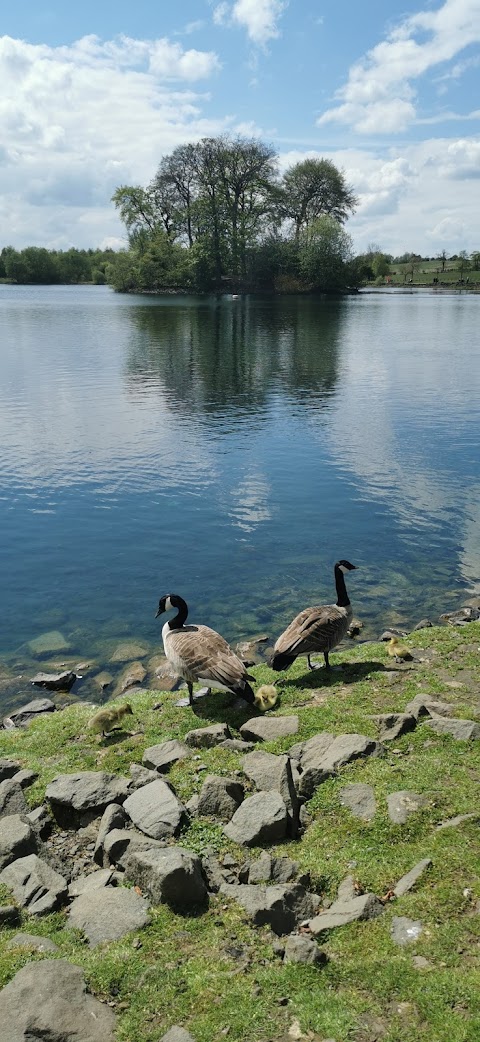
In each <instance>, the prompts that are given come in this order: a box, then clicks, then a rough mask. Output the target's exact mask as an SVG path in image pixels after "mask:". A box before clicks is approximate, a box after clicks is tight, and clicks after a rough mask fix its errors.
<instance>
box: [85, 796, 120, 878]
mask: <svg viewBox="0 0 480 1042" xmlns="http://www.w3.org/2000/svg"><path fill="white" fill-rule="evenodd" d="M126 820H127V815H126V814H125V811H124V809H123V807H122V806H121V804H120V803H109V805H108V807H105V810H104V812H103V814H102V820H101V822H100V827H99V830H98V833H97V839H96V843H95V850H94V852H93V860H94V861H96V863H97V865H103V861H104V851H103V847H104V843H105V839H106V837H107V835H108V833H109V832H112V830H113V829H123V826H124V825H125V822H126Z"/></svg>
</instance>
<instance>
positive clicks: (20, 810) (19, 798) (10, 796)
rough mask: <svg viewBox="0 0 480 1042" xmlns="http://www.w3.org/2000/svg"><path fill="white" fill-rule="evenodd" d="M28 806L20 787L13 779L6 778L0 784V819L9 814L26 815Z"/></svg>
mask: <svg viewBox="0 0 480 1042" xmlns="http://www.w3.org/2000/svg"><path fill="white" fill-rule="evenodd" d="M27 811H28V806H27V803H26V801H25V796H24V795H23V791H22V787H21V785H18V784H17V782H16V781H15V778H7V779H6V780H5V781H2V782H0V818H4V817H8V816H10V815H11V814H22V815H24V814H26V813H27Z"/></svg>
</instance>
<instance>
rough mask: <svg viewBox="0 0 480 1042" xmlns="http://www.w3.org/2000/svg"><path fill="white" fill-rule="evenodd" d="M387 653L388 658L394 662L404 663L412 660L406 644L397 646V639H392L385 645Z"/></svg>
mask: <svg viewBox="0 0 480 1042" xmlns="http://www.w3.org/2000/svg"><path fill="white" fill-rule="evenodd" d="M387 652H388V654H389V655H390V658H394V659H395V661H396V662H402V661H403V662H405V661H406V660H407V659H412V658H413V655H412V654H411V652H410V651H409V649H408V648H407V645H406V644H399V641H398V637H392V638H391V639H390V640H389V642H388V644H387Z"/></svg>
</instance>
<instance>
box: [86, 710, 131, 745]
mask: <svg viewBox="0 0 480 1042" xmlns="http://www.w3.org/2000/svg"><path fill="white" fill-rule="evenodd" d="M129 714H130V715H131V716H133V709H132V707H131V705H130V703H129V702H126V703H125V705H124V706H118V708H116V709H114V708H112V709H100V710H99V712H98V713H95V716H92V719H91V720H89V722H88V726H89V728H90V730H91V731H94V732H95V734H100V733H101V734H102V736H103V738H105V735H106V732H107V731H113V729H114V727H115V726H116V725H117V724H121V722H122V720H123V718H124V716H128V715H129Z"/></svg>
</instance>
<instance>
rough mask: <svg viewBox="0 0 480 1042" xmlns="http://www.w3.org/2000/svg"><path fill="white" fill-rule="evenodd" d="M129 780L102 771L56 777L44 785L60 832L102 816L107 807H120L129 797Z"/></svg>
mask: <svg viewBox="0 0 480 1042" xmlns="http://www.w3.org/2000/svg"><path fill="white" fill-rule="evenodd" d="M129 791H130V790H129V781H128V778H121V777H120V776H119V775H117V774H106V772H105V771H81V772H79V773H78V774H59V775H57V777H56V778H54V779H53V781H52V782H50V785H47V789H46V793H45V796H46V799H47V800H49V802H50V806H51V808H52V812H53V814H54V816H55V818H56V819H57V821H58V823H59V825H61V826H62V827H63V828H75V827H77V826H78V825H79V824H83V823H86V822H88V821H91V820H92V819H93V818H95V817H99V816H100V814H103V811H104V810H105V807H107V806H108V804H109V803H123V801H124V800H125V799H126V797H127V796H128V793H129Z"/></svg>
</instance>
